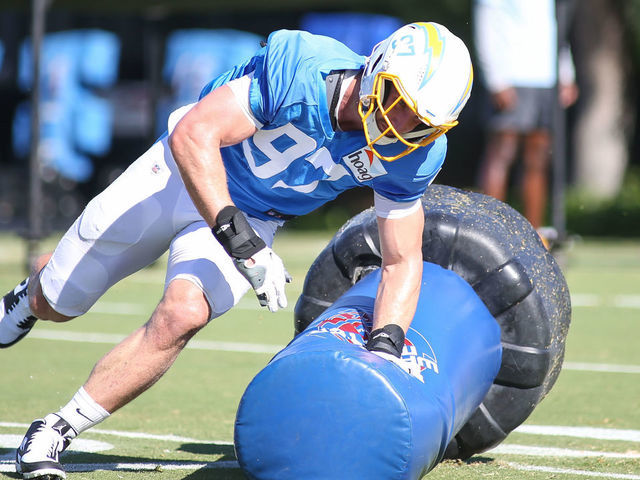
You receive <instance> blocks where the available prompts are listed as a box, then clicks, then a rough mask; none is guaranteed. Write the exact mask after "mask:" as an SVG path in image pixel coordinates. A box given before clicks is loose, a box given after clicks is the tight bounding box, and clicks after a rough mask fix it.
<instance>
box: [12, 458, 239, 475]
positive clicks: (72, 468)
mask: <svg viewBox="0 0 640 480" xmlns="http://www.w3.org/2000/svg"><path fill="white" fill-rule="evenodd" d="M220 468H240V466H239V465H238V462H236V461H235V460H221V461H219V462H207V463H198V462H154V463H65V464H64V469H65V470H66V471H67V472H72V473H78V472H95V471H98V470H105V471H133V472H138V471H152V472H153V471H158V472H161V471H163V470H202V469H207V470H212V469H220ZM15 471H16V470H15V464H14V461H13V460H1V461H0V472H1V473H13V472H15Z"/></svg>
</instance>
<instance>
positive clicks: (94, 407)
mask: <svg viewBox="0 0 640 480" xmlns="http://www.w3.org/2000/svg"><path fill="white" fill-rule="evenodd" d="M210 315H211V314H210V308H209V304H208V303H207V300H206V299H205V296H204V294H203V292H202V290H200V289H199V288H198V287H197V286H195V285H194V284H193V283H192V282H190V281H187V280H180V279H178V280H175V281H173V282H171V283H170V285H169V286H168V288H167V289H166V291H165V294H164V296H163V298H162V300H161V301H160V303H159V304H158V306H157V307H156V309H155V311H154V313H153V315H152V316H151V318H150V320H149V321H148V322H147V323H146V324H145V325H143V326H142V327H140V328H139V329H138V330H136V331H135V332H133V333H132V334H131V335H129V336H128V337H127V338H126V339H124V340H123V341H122V342H121V343H120V344H118V345H117V346H116V347H114V348H113V349H112V350H111V351H110V352H109V353H107V354H106V355H105V356H104V357H103V358H102V359H101V360H100V361H99V362H98V363H97V364H96V365H95V367H94V368H93V370H92V371H91V374H90V375H89V378H88V380H87V381H86V383H85V384H84V385H83V387H81V388H80V389H79V390H78V392H77V393H76V394H75V395H74V396H73V398H72V399H71V401H70V402H69V403H68V404H67V405H65V406H64V407H62V409H60V410H59V411H58V412H56V413H51V414H49V415H47V416H46V417H44V418H43V419H38V420H35V421H34V422H33V423H32V424H31V427H30V428H29V430H28V431H27V433H26V435H25V439H24V440H23V442H22V444H21V446H20V447H19V448H18V451H17V452H16V470H17V471H18V472H19V473H22V474H23V476H24V478H34V477H35V478H37V477H42V476H45V475H49V478H50V479H57V478H64V475H65V474H64V469H63V468H62V466H61V465H60V463H59V458H58V455H59V454H60V453H62V451H64V449H65V448H66V447H67V446H68V445H69V444H70V443H71V440H72V439H73V438H75V437H76V436H77V435H79V434H80V433H82V432H83V431H85V430H87V429H89V428H91V427H93V426H95V425H97V424H98V423H100V422H101V421H103V420H105V419H106V418H107V417H108V416H109V415H110V414H111V413H113V412H115V411H116V410H117V409H119V408H120V407H122V406H124V405H126V404H127V403H129V402H130V401H131V400H133V399H134V398H136V397H137V396H138V395H140V394H141V393H142V392H144V391H145V390H147V389H148V388H149V387H151V386H152V385H153V384H154V383H155V382H156V381H158V379H160V377H162V375H163V374H164V373H165V372H166V371H167V370H168V369H169V367H170V366H171V365H172V364H173V362H174V361H175V359H176V358H177V356H178V354H179V353H180V351H182V349H183V348H184V347H185V345H186V344H187V342H188V341H189V339H190V338H191V337H192V336H193V335H195V333H196V332H197V331H198V330H200V329H201V328H202V327H203V326H205V325H206V324H207V322H208V320H209V318H210Z"/></svg>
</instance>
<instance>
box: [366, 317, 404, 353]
mask: <svg viewBox="0 0 640 480" xmlns="http://www.w3.org/2000/svg"><path fill="white" fill-rule="evenodd" d="M365 348H366V349H367V350H369V351H372V350H375V351H376V352H385V353H389V354H391V355H395V356H396V357H398V358H400V357H401V356H402V349H403V348H404V330H402V327H400V326H399V325H396V324H393V323H391V324H389V325H385V326H384V327H382V328H378V329H377V330H374V331H373V332H371V334H369V340H368V341H367V344H366V345H365Z"/></svg>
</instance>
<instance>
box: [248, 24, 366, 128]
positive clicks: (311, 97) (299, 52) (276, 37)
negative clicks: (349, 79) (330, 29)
mask: <svg viewBox="0 0 640 480" xmlns="http://www.w3.org/2000/svg"><path fill="white" fill-rule="evenodd" d="M256 60H257V61H256V69H255V74H254V79H253V81H252V85H251V91H250V100H251V102H250V103H251V107H252V110H253V113H254V115H256V118H257V119H258V120H259V121H260V122H261V123H263V124H269V123H271V122H272V121H274V119H275V118H276V116H277V115H278V112H279V111H280V109H281V108H283V107H288V106H291V105H294V104H304V105H314V104H317V103H319V102H321V101H323V99H324V90H325V86H324V79H325V78H326V76H327V75H328V74H329V73H330V72H331V71H332V70H346V69H360V68H362V66H363V65H364V57H362V56H361V55H357V54H356V53H354V52H353V51H351V50H350V49H349V48H347V47H346V46H345V45H344V44H342V43H340V42H338V41H337V40H334V39H332V38H329V37H325V36H322V35H313V34H311V33H308V32H304V31H299V30H278V31H276V32H274V33H272V34H271V35H269V38H268V39H267V45H266V46H265V47H264V49H262V50H261V51H260V52H259V53H258V55H257V59H256Z"/></svg>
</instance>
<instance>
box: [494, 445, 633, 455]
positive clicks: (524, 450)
mask: <svg viewBox="0 0 640 480" xmlns="http://www.w3.org/2000/svg"><path fill="white" fill-rule="evenodd" d="M489 452H491V453H494V454H498V455H526V456H530V457H562V458H586V457H602V458H640V453H638V452H598V451H594V450H572V449H569V448H556V447H536V446H533V445H516V444H513V443H502V444H500V445H498V446H497V447H495V448H492V449H491V450H489Z"/></svg>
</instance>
